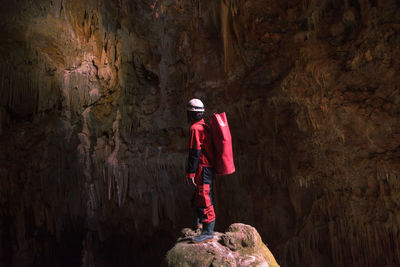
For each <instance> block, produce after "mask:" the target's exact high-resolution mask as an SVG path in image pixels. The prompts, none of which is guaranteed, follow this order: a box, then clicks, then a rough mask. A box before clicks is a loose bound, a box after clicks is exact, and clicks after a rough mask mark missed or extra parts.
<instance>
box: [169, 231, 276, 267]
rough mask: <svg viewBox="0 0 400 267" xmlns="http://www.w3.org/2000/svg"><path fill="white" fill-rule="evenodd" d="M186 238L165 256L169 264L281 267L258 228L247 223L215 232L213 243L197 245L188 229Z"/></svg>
mask: <svg viewBox="0 0 400 267" xmlns="http://www.w3.org/2000/svg"><path fill="white" fill-rule="evenodd" d="M182 232H183V233H184V236H183V238H182V240H179V239H178V242H177V243H176V244H175V246H174V247H173V248H172V249H170V250H169V251H168V253H167V255H166V257H165V261H164V265H166V266H169V267H191V266H193V267H194V266H199V267H201V266H231V267H234V266H237V267H239V266H242V267H246V266H258V267H279V265H278V263H277V262H276V260H275V258H274V256H273V255H272V253H271V251H269V249H268V248H267V246H266V245H265V244H264V243H263V242H262V239H261V237H260V235H259V234H258V232H257V230H256V229H255V228H254V227H252V226H250V225H246V224H242V223H235V224H232V225H230V226H229V228H228V230H227V231H226V232H225V233H223V234H222V233H218V232H215V233H214V239H213V240H211V241H209V242H203V243H198V244H194V243H191V241H190V238H192V237H193V236H195V235H194V232H193V230H192V231H190V229H188V228H185V229H183V231H182Z"/></svg>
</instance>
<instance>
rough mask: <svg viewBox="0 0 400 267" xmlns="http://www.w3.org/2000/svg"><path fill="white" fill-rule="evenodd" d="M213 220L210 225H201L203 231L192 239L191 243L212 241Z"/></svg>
mask: <svg viewBox="0 0 400 267" xmlns="http://www.w3.org/2000/svg"><path fill="white" fill-rule="evenodd" d="M214 226H215V220H214V221H212V222H210V223H203V231H202V232H201V234H200V235H198V236H196V237H193V239H192V242H193V243H201V242H208V241H211V240H212V239H213V236H214Z"/></svg>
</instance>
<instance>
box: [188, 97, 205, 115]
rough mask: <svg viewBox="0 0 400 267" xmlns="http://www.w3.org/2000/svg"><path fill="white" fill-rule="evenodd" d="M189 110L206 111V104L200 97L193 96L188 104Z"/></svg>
mask: <svg viewBox="0 0 400 267" xmlns="http://www.w3.org/2000/svg"><path fill="white" fill-rule="evenodd" d="M187 110H188V111H196V112H204V105H203V102H201V100H200V99H197V98H193V99H191V100H190V101H189V103H188V105H187Z"/></svg>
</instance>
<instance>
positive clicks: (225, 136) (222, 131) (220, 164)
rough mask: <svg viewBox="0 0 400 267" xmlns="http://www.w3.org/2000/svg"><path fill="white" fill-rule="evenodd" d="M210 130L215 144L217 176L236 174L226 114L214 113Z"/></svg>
mask: <svg viewBox="0 0 400 267" xmlns="http://www.w3.org/2000/svg"><path fill="white" fill-rule="evenodd" d="M210 129H211V135H212V140H213V144H214V152H215V155H214V160H215V171H216V173H217V175H228V174H232V173H234V172H235V164H234V163H233V151H232V137H231V132H230V130H229V125H228V120H227V118H226V114H225V112H223V113H220V114H218V113H214V114H213V115H212V116H211V119H210Z"/></svg>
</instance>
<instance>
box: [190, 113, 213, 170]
mask: <svg viewBox="0 0 400 267" xmlns="http://www.w3.org/2000/svg"><path fill="white" fill-rule="evenodd" d="M213 162H214V150H213V146H212V140H211V136H210V130H209V127H208V125H207V124H206V123H205V122H204V119H201V120H199V121H197V122H195V123H193V124H192V125H191V126H190V132H189V160H188V168H187V171H186V178H193V177H195V176H196V172H197V168H198V166H199V165H202V166H204V167H213V164H212V163H213Z"/></svg>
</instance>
